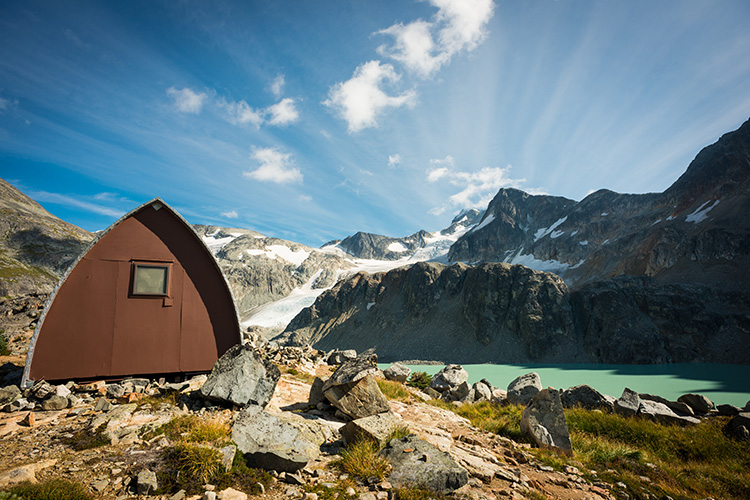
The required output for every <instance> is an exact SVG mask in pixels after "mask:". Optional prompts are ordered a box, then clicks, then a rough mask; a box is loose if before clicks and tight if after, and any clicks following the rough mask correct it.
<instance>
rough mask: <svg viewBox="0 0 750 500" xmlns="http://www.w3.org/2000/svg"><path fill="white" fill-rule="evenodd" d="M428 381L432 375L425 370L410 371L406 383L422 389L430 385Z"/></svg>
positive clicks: (430, 380)
mask: <svg viewBox="0 0 750 500" xmlns="http://www.w3.org/2000/svg"><path fill="white" fill-rule="evenodd" d="M430 382H432V375H428V374H427V372H412V373H411V375H409V378H408V380H407V381H406V385H410V386H412V387H416V388H417V389H420V390H424V389H427V388H428V387H429V386H430Z"/></svg>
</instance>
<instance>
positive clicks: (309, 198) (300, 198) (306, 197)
mask: <svg viewBox="0 0 750 500" xmlns="http://www.w3.org/2000/svg"><path fill="white" fill-rule="evenodd" d="M297 201H301V202H302V203H310V202H311V201H312V196H310V195H309V194H301V195H299V196H298V197H297Z"/></svg>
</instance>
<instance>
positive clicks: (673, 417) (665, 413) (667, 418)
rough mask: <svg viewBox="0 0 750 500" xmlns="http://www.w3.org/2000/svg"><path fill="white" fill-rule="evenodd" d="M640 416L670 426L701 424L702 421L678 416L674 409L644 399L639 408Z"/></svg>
mask: <svg viewBox="0 0 750 500" xmlns="http://www.w3.org/2000/svg"><path fill="white" fill-rule="evenodd" d="M638 414H639V415H641V416H642V417H645V418H649V419H651V420H655V421H657V422H662V423H669V424H679V425H686V424H699V423H700V420H698V419H697V418H695V417H687V416H680V415H677V414H676V413H675V412H674V411H672V409H671V408H670V407H669V406H667V405H665V404H664V403H659V402H658V401H650V400H648V399H642V400H641V404H640V406H639V408H638Z"/></svg>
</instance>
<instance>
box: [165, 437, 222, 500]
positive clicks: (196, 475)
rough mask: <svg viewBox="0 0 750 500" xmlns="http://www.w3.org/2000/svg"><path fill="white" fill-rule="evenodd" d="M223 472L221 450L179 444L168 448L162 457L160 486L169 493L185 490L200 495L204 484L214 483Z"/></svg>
mask: <svg viewBox="0 0 750 500" xmlns="http://www.w3.org/2000/svg"><path fill="white" fill-rule="evenodd" d="M221 472H222V465H221V454H220V453H219V450H217V449H215V448H209V447H206V446H200V445H195V444H188V443H178V444H176V445H175V446H172V447H170V448H167V449H166V450H165V451H164V453H163V455H162V470H161V472H160V474H159V484H162V485H163V486H162V488H163V489H164V490H166V491H169V492H172V491H178V490H180V489H184V490H185V491H186V492H188V493H199V492H201V491H202V486H203V485H204V484H206V483H211V482H212V481H214V479H215V478H217V476H218V475H219V474H220V473H221ZM212 484H213V483H212Z"/></svg>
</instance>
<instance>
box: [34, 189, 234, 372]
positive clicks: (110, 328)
mask: <svg viewBox="0 0 750 500" xmlns="http://www.w3.org/2000/svg"><path fill="white" fill-rule="evenodd" d="M240 341H241V333H240V327H239V318H238V315H237V309H236V308H235V305H234V300H233V298H232V293H231V291H230V289H229V286H228V285H227V282H226V280H225V278H224V276H223V274H222V273H221V270H220V269H219V266H218V264H217V262H216V260H215V259H214V257H213V255H212V254H211V252H210V251H209V249H208V248H207V247H206V245H205V243H204V242H203V241H202V240H201V238H200V237H199V236H198V234H196V233H195V231H194V230H193V228H192V227H191V226H190V225H189V224H188V223H187V221H185V220H184V219H183V218H182V217H181V216H180V215H179V214H178V213H177V212H175V211H174V210H173V209H172V208H171V207H169V206H168V205H167V204H166V203H164V202H163V201H162V200H160V199H159V198H155V199H153V200H151V201H149V202H148V203H145V204H143V205H141V206H140V207H138V208H136V209H135V210H133V211H132V212H130V213H128V214H126V215H125V216H123V217H122V218H120V219H119V220H118V221H116V222H115V223H114V224H112V226H110V227H109V228H108V229H107V230H105V231H104V232H102V233H101V234H100V235H99V237H98V238H96V239H95V240H94V242H92V244H91V246H90V247H89V248H88V250H87V251H86V252H84V254H83V255H82V256H81V257H79V258H78V260H77V261H76V262H74V263H73V264H72V265H71V266H70V268H69V269H68V271H67V272H66V273H65V275H64V276H63V278H62V279H61V280H60V282H59V283H58V285H57V287H56V288H55V290H54V292H53V293H52V295H51V296H50V298H49V300H48V302H47V305H46V307H45V309H44V312H43V313H42V316H41V317H40V319H39V323H38V325H37V327H36V330H35V331H34V335H33V337H32V338H31V343H30V345H29V352H28V355H27V357H26V367H25V369H24V374H23V381H22V385H23V386H28V385H30V384H31V383H32V382H33V381H36V380H41V379H44V380H47V381H58V380H85V379H94V378H105V379H117V378H123V377H129V376H151V377H153V376H155V375H182V374H188V373H196V372H206V371H209V370H210V369H211V367H213V365H214V363H215V362H216V360H217V359H218V358H219V357H220V356H221V355H222V354H223V353H224V352H226V351H227V350H228V349H229V348H230V347H232V346H233V345H235V344H237V343H239V342H240Z"/></svg>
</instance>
